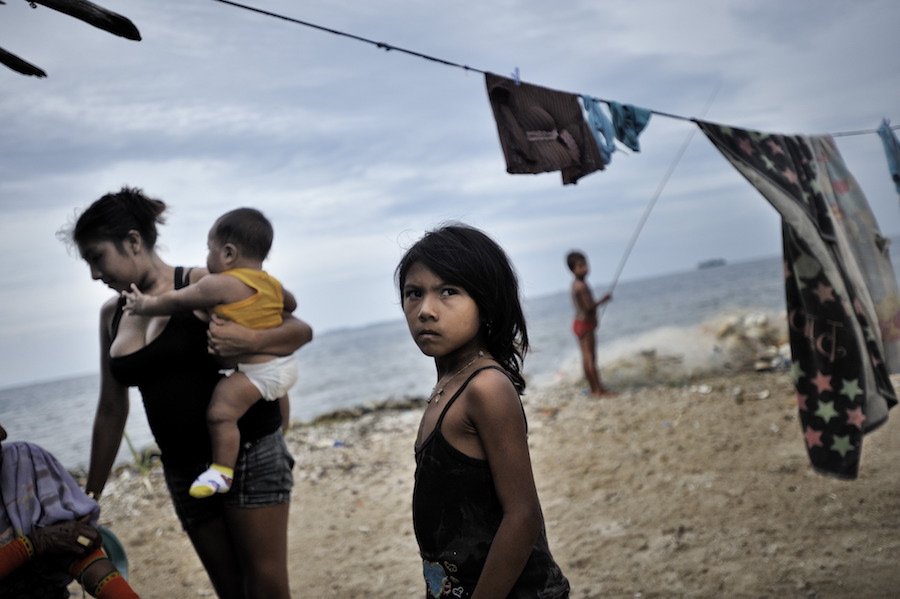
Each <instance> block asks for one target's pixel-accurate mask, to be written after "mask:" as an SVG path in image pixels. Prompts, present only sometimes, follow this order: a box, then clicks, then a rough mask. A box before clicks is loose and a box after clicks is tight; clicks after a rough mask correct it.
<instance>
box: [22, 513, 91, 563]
mask: <svg viewBox="0 0 900 599" xmlns="http://www.w3.org/2000/svg"><path fill="white" fill-rule="evenodd" d="M90 520H91V516H90V515H88V516H84V517H83V518H81V519H79V520H68V521H66V522H58V523H57V524H50V525H49V526H44V527H43V528H37V529H35V530H34V531H33V532H32V533H31V534H30V535H28V538H30V539H31V543H32V545H34V553H35V555H44V554H47V553H56V554H59V553H66V554H69V555H73V556H76V557H82V556H85V555H87V554H88V553H90V552H92V551H94V550H95V549H97V548H98V547H100V543H101V540H100V531H99V530H97V529H96V528H95V527H93V526H91V524H90Z"/></svg>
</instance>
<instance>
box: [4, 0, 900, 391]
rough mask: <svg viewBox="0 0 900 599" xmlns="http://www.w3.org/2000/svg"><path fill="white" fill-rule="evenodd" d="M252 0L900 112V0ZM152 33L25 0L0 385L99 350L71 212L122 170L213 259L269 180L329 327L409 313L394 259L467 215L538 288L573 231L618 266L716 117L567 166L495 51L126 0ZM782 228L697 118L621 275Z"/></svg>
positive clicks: (727, 117) (289, 241) (684, 88)
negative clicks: (532, 135) (501, 91)
mask: <svg viewBox="0 0 900 599" xmlns="http://www.w3.org/2000/svg"><path fill="white" fill-rule="evenodd" d="M250 3H252V5H253V6H256V7H258V8H261V9H264V10H267V11H271V12H275V13H280V14H283V15H285V16H288V17H291V18H293V19H298V20H302V21H306V22H311V23H315V24H318V25H321V26H324V27H328V28H332V29H336V30H340V31H344V32H347V33H350V34H353V35H357V36H360V37H363V38H367V39H371V40H377V41H382V42H385V43H388V44H390V45H393V46H396V47H400V48H406V49H409V50H414V51H416V52H420V53H423V54H427V55H431V56H435V57H439V58H442V59H445V60H448V61H451V62H454V63H459V64H465V65H469V66H471V67H473V68H475V69H480V70H484V71H491V72H495V73H497V74H500V75H509V74H510V73H512V72H513V70H514V69H516V68H518V69H519V71H520V73H521V77H522V79H523V80H525V81H527V82H529V83H534V84H537V85H542V86H545V87H550V88H553V89H558V90H563V91H569V92H573V93H577V94H581V93H587V94H591V95H594V96H597V97H601V98H604V99H608V100H616V101H619V102H622V103H631V104H635V105H638V106H643V107H646V108H650V109H653V110H656V111H660V112H665V113H670V114H676V115H681V116H687V117H691V116H700V115H701V114H702V112H703V110H704V106H705V105H706V104H707V102H708V101H709V99H710V98H711V97H712V96H713V94H715V96H714V99H713V101H712V104H711V106H710V108H709V110H708V112H707V114H706V118H707V119H708V120H712V121H716V122H720V123H726V124H730V125H734V126H738V127H744V128H750V129H759V130H764V131H770V132H777V133H804V134H822V133H836V132H845V131H857V130H872V129H875V128H876V127H877V126H878V125H879V123H880V122H881V119H882V118H885V117H887V118H890V117H892V116H893V117H894V118H895V122H896V123H898V124H900V75H898V72H897V70H896V66H895V65H894V62H895V61H896V57H897V56H898V55H900V38H898V36H897V31H900V10H897V7H896V2H895V1H894V0H861V1H857V2H853V3H849V2H843V1H838V0H793V1H791V2H784V1H783V0H760V1H757V2H752V3H737V2H722V1H721V0H689V1H686V2H670V1H669V0H647V1H644V0H636V1H634V2H605V1H599V0H570V1H568V2H564V3H550V2H546V1H544V0H496V1H493V2H483V1H470V0H462V1H461V2H444V3H438V2H421V1H412V0H371V1H369V2H358V1H355V2H350V1H347V0H327V1H312V2H296V1H292V0H252V2H250ZM100 4H102V5H103V6H105V7H107V8H109V9H111V10H114V11H116V12H119V13H121V14H123V15H126V16H128V17H129V18H130V19H131V20H132V21H133V22H134V23H135V24H136V25H137V27H138V28H139V29H140V31H141V34H142V36H143V40H142V41H140V42H133V41H128V40H125V39H123V38H119V37H116V36H113V35H111V34H108V33H106V32H103V31H101V30H99V29H96V28H93V27H91V26H89V25H87V24H85V23H82V22H81V21H77V20H75V19H73V18H71V17H67V16H65V15H62V14H59V13H56V12H54V11H52V10H50V9H47V8H45V7H42V6H39V7H38V8H37V9H32V8H30V7H29V4H28V2H27V1H25V0H7V4H6V5H0V47H3V48H4V49H6V50H7V51H10V52H12V53H14V54H17V55H18V56H20V57H22V58H24V59H26V60H28V61H30V62H32V63H34V64H36V65H38V66H40V67H41V68H43V69H44V70H45V71H46V72H47V73H48V77H47V78H46V79H36V78H31V77H25V76H22V75H19V74H18V73H15V72H13V71H11V70H8V69H6V68H4V67H2V66H0V118H2V123H3V124H2V137H0V211H2V212H0V251H2V253H3V259H2V261H0V279H2V283H0V304H2V306H3V310H2V313H0V364H2V365H0V386H2V387H6V386H13V385H17V384H24V383H28V382H33V381H37V380H44V379H55V378H62V377H67V376H71V375H78V374H86V373H90V372H93V371H95V370H96V366H97V351H98V347H97V315H98V310H99V306H100V304H101V303H102V302H103V301H104V299H106V298H107V297H108V296H109V290H108V289H106V288H105V287H104V286H103V285H102V284H100V283H97V282H93V281H91V280H90V276H89V272H88V270H87V268H86V266H85V265H84V264H83V263H81V262H80V261H79V260H78V258H77V256H75V255H70V254H68V253H67V250H66V248H65V246H64V245H63V244H61V243H60V242H59V241H58V240H57V238H56V235H55V234H56V232H57V230H59V229H60V228H61V227H62V226H64V225H65V224H66V223H68V222H71V220H72V219H73V218H74V216H75V214H77V211H78V210H80V209H83V208H84V207H86V206H87V205H88V204H89V203H90V202H91V201H93V200H94V199H96V198H98V197H99V196H101V195H103V194H104V193H106V192H108V191H112V190H116V189H119V188H120V187H121V186H122V185H131V186H138V187H142V188H143V189H144V190H145V191H146V192H147V193H148V194H150V195H152V196H155V197H158V198H161V199H163V200H165V201H166V202H167V203H168V204H169V206H170V214H169V223H168V224H167V225H166V226H165V228H164V229H163V232H162V237H161V240H160V244H161V245H160V251H161V253H162V255H163V257H164V258H165V259H166V260H167V261H170V262H171V263H177V264H202V262H203V260H204V258H205V240H206V231H207V229H208V227H209V225H210V224H211V223H212V221H213V220H214V219H215V217H216V216H217V215H218V214H220V213H221V212H223V211H224V210H227V209H230V208H233V207H237V206H241V205H250V206H255V207H258V208H260V209H261V210H263V211H264V212H265V213H266V214H267V215H268V216H269V217H270V218H271V219H272V221H273V222H274V225H275V229H276V238H275V247H274V249H273V253H272V255H271V257H270V260H269V262H268V264H267V268H268V269H269V270H270V271H271V272H273V273H274V274H275V275H276V276H278V277H279V278H280V279H281V280H282V281H283V282H284V283H285V285H286V286H287V287H289V288H290V289H292V290H293V291H294V292H295V294H296V295H297V296H298V298H299V302H300V306H299V310H298V313H299V314H300V315H301V317H303V318H305V319H306V320H308V321H309V322H310V323H311V324H313V326H314V327H315V328H316V330H317V332H319V333H322V332H326V331H328V330H334V329H338V328H343V327H355V326H359V325H363V324H367V323H372V322H378V321H384V320H388V319H394V318H397V317H398V316H399V308H398V304H397V297H396V293H395V291H394V289H393V280H392V274H393V269H394V266H395V264H396V262H397V260H398V258H399V257H400V255H401V254H402V252H403V250H404V248H405V247H407V246H408V245H409V244H410V243H411V242H412V241H413V240H415V239H416V238H417V237H418V236H419V235H421V233H422V232H423V231H424V230H426V229H428V228H431V227H433V226H434V225H436V224H438V223H440V222H442V221H445V220H451V219H458V220H463V221H466V222H468V223H471V224H473V225H476V226H478V227H481V228H483V229H485V230H486V231H487V232H489V233H490V234H491V235H492V236H494V237H495V238H496V239H497V240H498V241H499V242H500V243H501V244H502V245H503V246H504V247H505V248H506V249H507V251H508V252H509V253H510V255H511V256H512V258H513V261H514V262H515V264H516V266H517V268H518V270H519V273H520V276H521V278H522V282H523V287H524V292H525V294H526V295H528V296H539V295H544V294H547V293H551V292H556V291H560V290H563V289H566V288H567V286H568V284H569V277H570V275H569V273H568V271H567V270H566V268H565V265H564V262H563V256H564V254H565V252H566V251H567V250H568V249H570V248H572V247H579V248H583V249H584V250H586V251H587V252H588V254H589V256H590V258H591V262H592V267H593V271H592V274H591V280H592V282H593V283H594V284H595V285H596V286H598V287H603V286H604V284H605V282H608V281H610V279H611V278H612V277H613V275H614V273H615V272H616V271H617V268H618V267H619V265H620V264H622V262H621V261H622V259H623V256H624V254H625V252H626V249H627V248H628V246H629V242H630V240H631V238H632V235H633V234H634V233H635V231H636V228H637V226H638V224H639V222H640V220H641V217H642V215H643V214H644V211H645V210H646V208H647V206H648V204H649V202H650V201H651V199H652V197H653V196H654V193H655V192H656V190H657V188H658V187H659V186H660V183H661V181H662V179H663V177H664V175H665V173H666V171H667V169H669V167H670V165H671V164H672V162H673V160H674V158H675V155H676V153H677V152H678V150H679V148H680V147H681V145H682V144H683V143H684V141H685V140H686V139H687V138H688V136H689V135H690V133H691V132H692V131H693V130H694V129H695V128H696V127H695V126H694V125H693V124H691V123H690V122H686V121H682V120H678V119H672V118H665V117H662V116H658V115H657V116H654V117H653V118H652V120H651V122H650V124H649V126H648V128H647V129H646V130H645V132H644V133H643V135H642V136H641V149H642V151H641V152H640V153H633V152H628V153H625V152H618V153H616V154H615V155H614V157H613V160H612V163H611V164H610V165H609V166H608V168H607V170H606V171H604V172H597V173H594V174H591V175H588V176H587V177H585V178H583V179H582V180H581V181H580V182H579V183H578V184H577V185H575V186H563V185H562V184H561V181H560V176H559V173H547V174H543V175H509V174H507V173H506V172H505V162H504V160H503V156H502V153H501V150H500V145H499V141H498V138H497V131H496V127H495V124H494V120H493V116H492V114H491V111H490V107H489V104H488V101H487V98H486V94H485V89H484V79H483V76H482V75H481V74H479V73H475V72H466V71H464V70H462V69H458V68H453V67H447V66H444V65H441V64H437V63H435V62H431V61H426V60H423V59H421V58H417V57H414V56H410V55H408V54H404V53H402V52H397V51H390V52H389V51H385V50H383V49H378V48H376V47H374V46H372V45H369V44H366V43H362V42H359V41H355V40H352V39H349V38H347V37H341V36H336V35H333V34H330V33H326V32H323V31H320V30H316V29H312V28H309V27H304V26H300V25H297V24H295V23H292V22H288V21H284V20H280V19H275V18H271V17H267V16H264V15H260V14H257V13H252V12H249V11H246V10H242V9H239V8H235V7H234V6H229V5H226V4H223V3H221V2H217V1H215V0H191V1H189V2H186V1H184V0H153V1H152V2H151V1H147V0H144V1H139V0H101V1H100ZM837 143H838V147H839V149H840V151H841V152H842V153H843V155H844V158H845V160H846V161H847V163H848V164H849V166H850V168H851V170H852V171H853V173H854V174H855V175H856V177H857V179H858V180H859V182H860V184H861V186H862V188H863V190H864V191H865V193H866V194H867V196H868V198H869V202H870V204H871V205H872V208H873V210H874V212H875V214H876V217H877V218H878V220H879V223H880V225H881V229H882V232H884V233H886V234H888V235H896V234H898V233H900V208H898V198H897V194H896V192H895V190H894V188H893V185H892V183H891V181H890V178H889V175H888V171H887V165H886V160H885V156H884V152H883V149H882V146H881V142H880V140H879V138H878V137H877V136H875V135H872V134H869V135H859V136H851V137H839V138H837ZM779 253H780V234H779V220H778V218H777V215H776V213H775V211H774V210H773V209H772V208H771V207H770V206H769V205H768V204H767V203H766V202H765V200H764V199H762V197H761V196H759V195H758V194H757V192H756V191H755V190H754V189H753V188H752V187H750V185H749V184H748V183H746V182H745V181H744V180H743V179H742V178H741V177H740V176H739V175H738V173H737V172H736V171H735V170H734V169H733V168H731V167H730V166H729V165H728V163H726V161H725V159H724V158H723V157H722V156H721V155H719V154H718V153H717V152H716V151H715V150H714V149H713V148H712V146H711V144H710V143H709V142H708V141H707V140H706V139H705V138H704V137H703V136H702V135H701V134H700V133H699V131H698V132H696V135H695V136H694V138H693V140H692V142H691V145H690V146H689V147H688V150H687V152H686V153H685V155H684V158H683V159H682V160H681V162H680V163H679V164H678V166H677V168H676V170H675V172H674V174H673V176H672V177H671V179H670V180H669V181H668V183H667V185H666V186H665V188H664V190H663V193H662V195H661V197H660V199H659V201H658V203H657V204H656V207H655V208H654V210H653V212H652V213H651V215H650V218H649V220H648V221H647V223H646V225H645V226H644V228H643V230H642V231H641V233H640V236H639V237H638V238H637V242H636V244H635V245H634V249H633V250H632V252H631V254H630V255H629V256H628V259H627V261H625V262H624V269H623V271H622V279H626V280H627V279H636V278H643V277H648V276H653V275H656V274H660V273H668V272H673V271H679V270H690V269H693V268H695V267H696V264H697V262H698V261H701V260H704V259H707V258H710V257H723V258H726V259H727V260H729V261H740V260H746V259H752V258H757V257H764V256H773V255H778V254H779Z"/></svg>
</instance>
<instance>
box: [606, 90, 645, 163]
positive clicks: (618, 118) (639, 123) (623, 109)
mask: <svg viewBox="0 0 900 599" xmlns="http://www.w3.org/2000/svg"><path fill="white" fill-rule="evenodd" d="M609 112H610V114H611V115H612V121H613V126H614V127H615V129H616V139H618V140H619V141H621V142H622V143H623V144H625V145H626V146H628V147H629V148H631V149H632V150H634V151H635V152H640V151H641V145H640V144H639V143H638V135H640V134H641V131H643V130H644V127H646V126H647V123H648V122H649V121H650V115H651V114H652V113H651V112H650V110H648V109H646V108H639V107H637V106H632V105H631V104H619V103H618V102H610V103H609Z"/></svg>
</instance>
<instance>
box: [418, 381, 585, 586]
mask: <svg viewBox="0 0 900 599" xmlns="http://www.w3.org/2000/svg"><path fill="white" fill-rule="evenodd" d="M488 368H493V369H494V370H499V371H500V372H503V370H502V369H500V368H498V367H496V366H485V367H483V368H479V369H478V370H476V371H475V372H473V373H472V374H471V375H470V376H469V378H467V379H466V380H465V382H464V383H463V384H462V386H461V387H460V388H459V390H458V391H457V392H456V393H454V394H453V397H451V398H450V401H448V402H447V405H445V406H444V410H443V411H442V412H441V415H440V416H439V417H438V421H437V424H436V425H435V427H434V431H433V432H432V433H431V434H430V435H429V436H428V438H427V439H425V441H423V443H422V446H421V447H420V448H419V449H418V450H417V451H416V475H415V487H414V490H413V528H414V529H415V534H416V541H417V542H418V543H419V551H420V553H421V556H422V560H423V561H424V568H425V576H426V580H430V579H432V577H435V579H434V580H435V582H436V583H438V582H440V580H439V579H440V578H441V577H444V578H446V581H447V582H449V584H450V585H451V586H452V590H451V592H452V594H453V596H456V597H461V598H463V597H469V596H470V595H471V594H472V592H473V590H474V589H475V584H476V583H477V582H478V577H479V576H480V575H481V571H482V569H483V568H484V562H485V560H486V559H487V554H488V550H489V549H490V547H491V543H492V542H493V539H494V536H495V535H496V534H497V529H498V528H499V527H500V521H501V520H502V518H503V510H502V508H501V506H500V500H499V499H498V498H497V492H496V490H495V488H494V479H493V477H492V476H491V470H490V468H489V466H488V462H487V460H479V459H476V458H472V457H470V456H467V455H466V454H464V453H462V452H460V451H459V450H457V449H456V448H454V447H453V446H452V445H450V443H449V442H448V441H447V440H446V439H445V438H444V435H443V434H442V433H441V425H442V423H443V421H444V416H445V415H446V414H447V410H449V409H450V406H452V405H453V403H454V402H455V401H456V399H457V398H458V397H459V396H460V394H462V392H463V391H464V390H465V388H466V387H467V386H468V384H469V382H470V381H471V380H472V379H473V378H475V376H476V375H477V374H478V373H479V372H481V371H482V370H486V369H488ZM504 374H505V373H504ZM441 570H442V571H441ZM568 592H569V582H568V580H566V578H565V576H563V574H562V571H561V570H560V569H559V566H558V565H557V564H556V562H555V561H554V560H553V556H552V555H551V554H550V548H549V546H548V544H547V534H546V532H545V530H544V527H543V525H542V526H541V533H540V535H538V538H537V540H536V541H535V544H534V548H533V549H532V551H531V556H530V557H529V558H528V562H527V564H526V565H525V569H524V570H523V571H522V574H521V575H520V576H519V579H518V581H516V584H515V586H514V587H513V589H512V591H511V592H510V594H509V595H508V596H507V599H525V598H526V597H527V598H529V599H534V598H538V597H540V598H541V599H558V598H561V597H567V596H568Z"/></svg>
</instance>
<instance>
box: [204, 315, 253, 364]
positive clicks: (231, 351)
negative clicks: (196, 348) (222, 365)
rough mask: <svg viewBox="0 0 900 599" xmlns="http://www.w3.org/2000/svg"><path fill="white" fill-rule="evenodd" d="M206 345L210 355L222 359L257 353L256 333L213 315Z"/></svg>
mask: <svg viewBox="0 0 900 599" xmlns="http://www.w3.org/2000/svg"><path fill="white" fill-rule="evenodd" d="M211 316H212V318H211V319H210V321H209V329H208V330H207V333H206V343H207V347H208V349H209V353H211V354H215V355H217V356H219V357H220V358H233V357H234V356H239V355H241V354H252V353H256V348H257V344H258V342H257V341H256V331H255V330H253V329H248V328H247V327H245V326H241V325H239V324H236V323H234V322H232V321H230V320H227V319H225V318H222V317H221V316H217V315H215V314H213V315H211Z"/></svg>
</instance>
